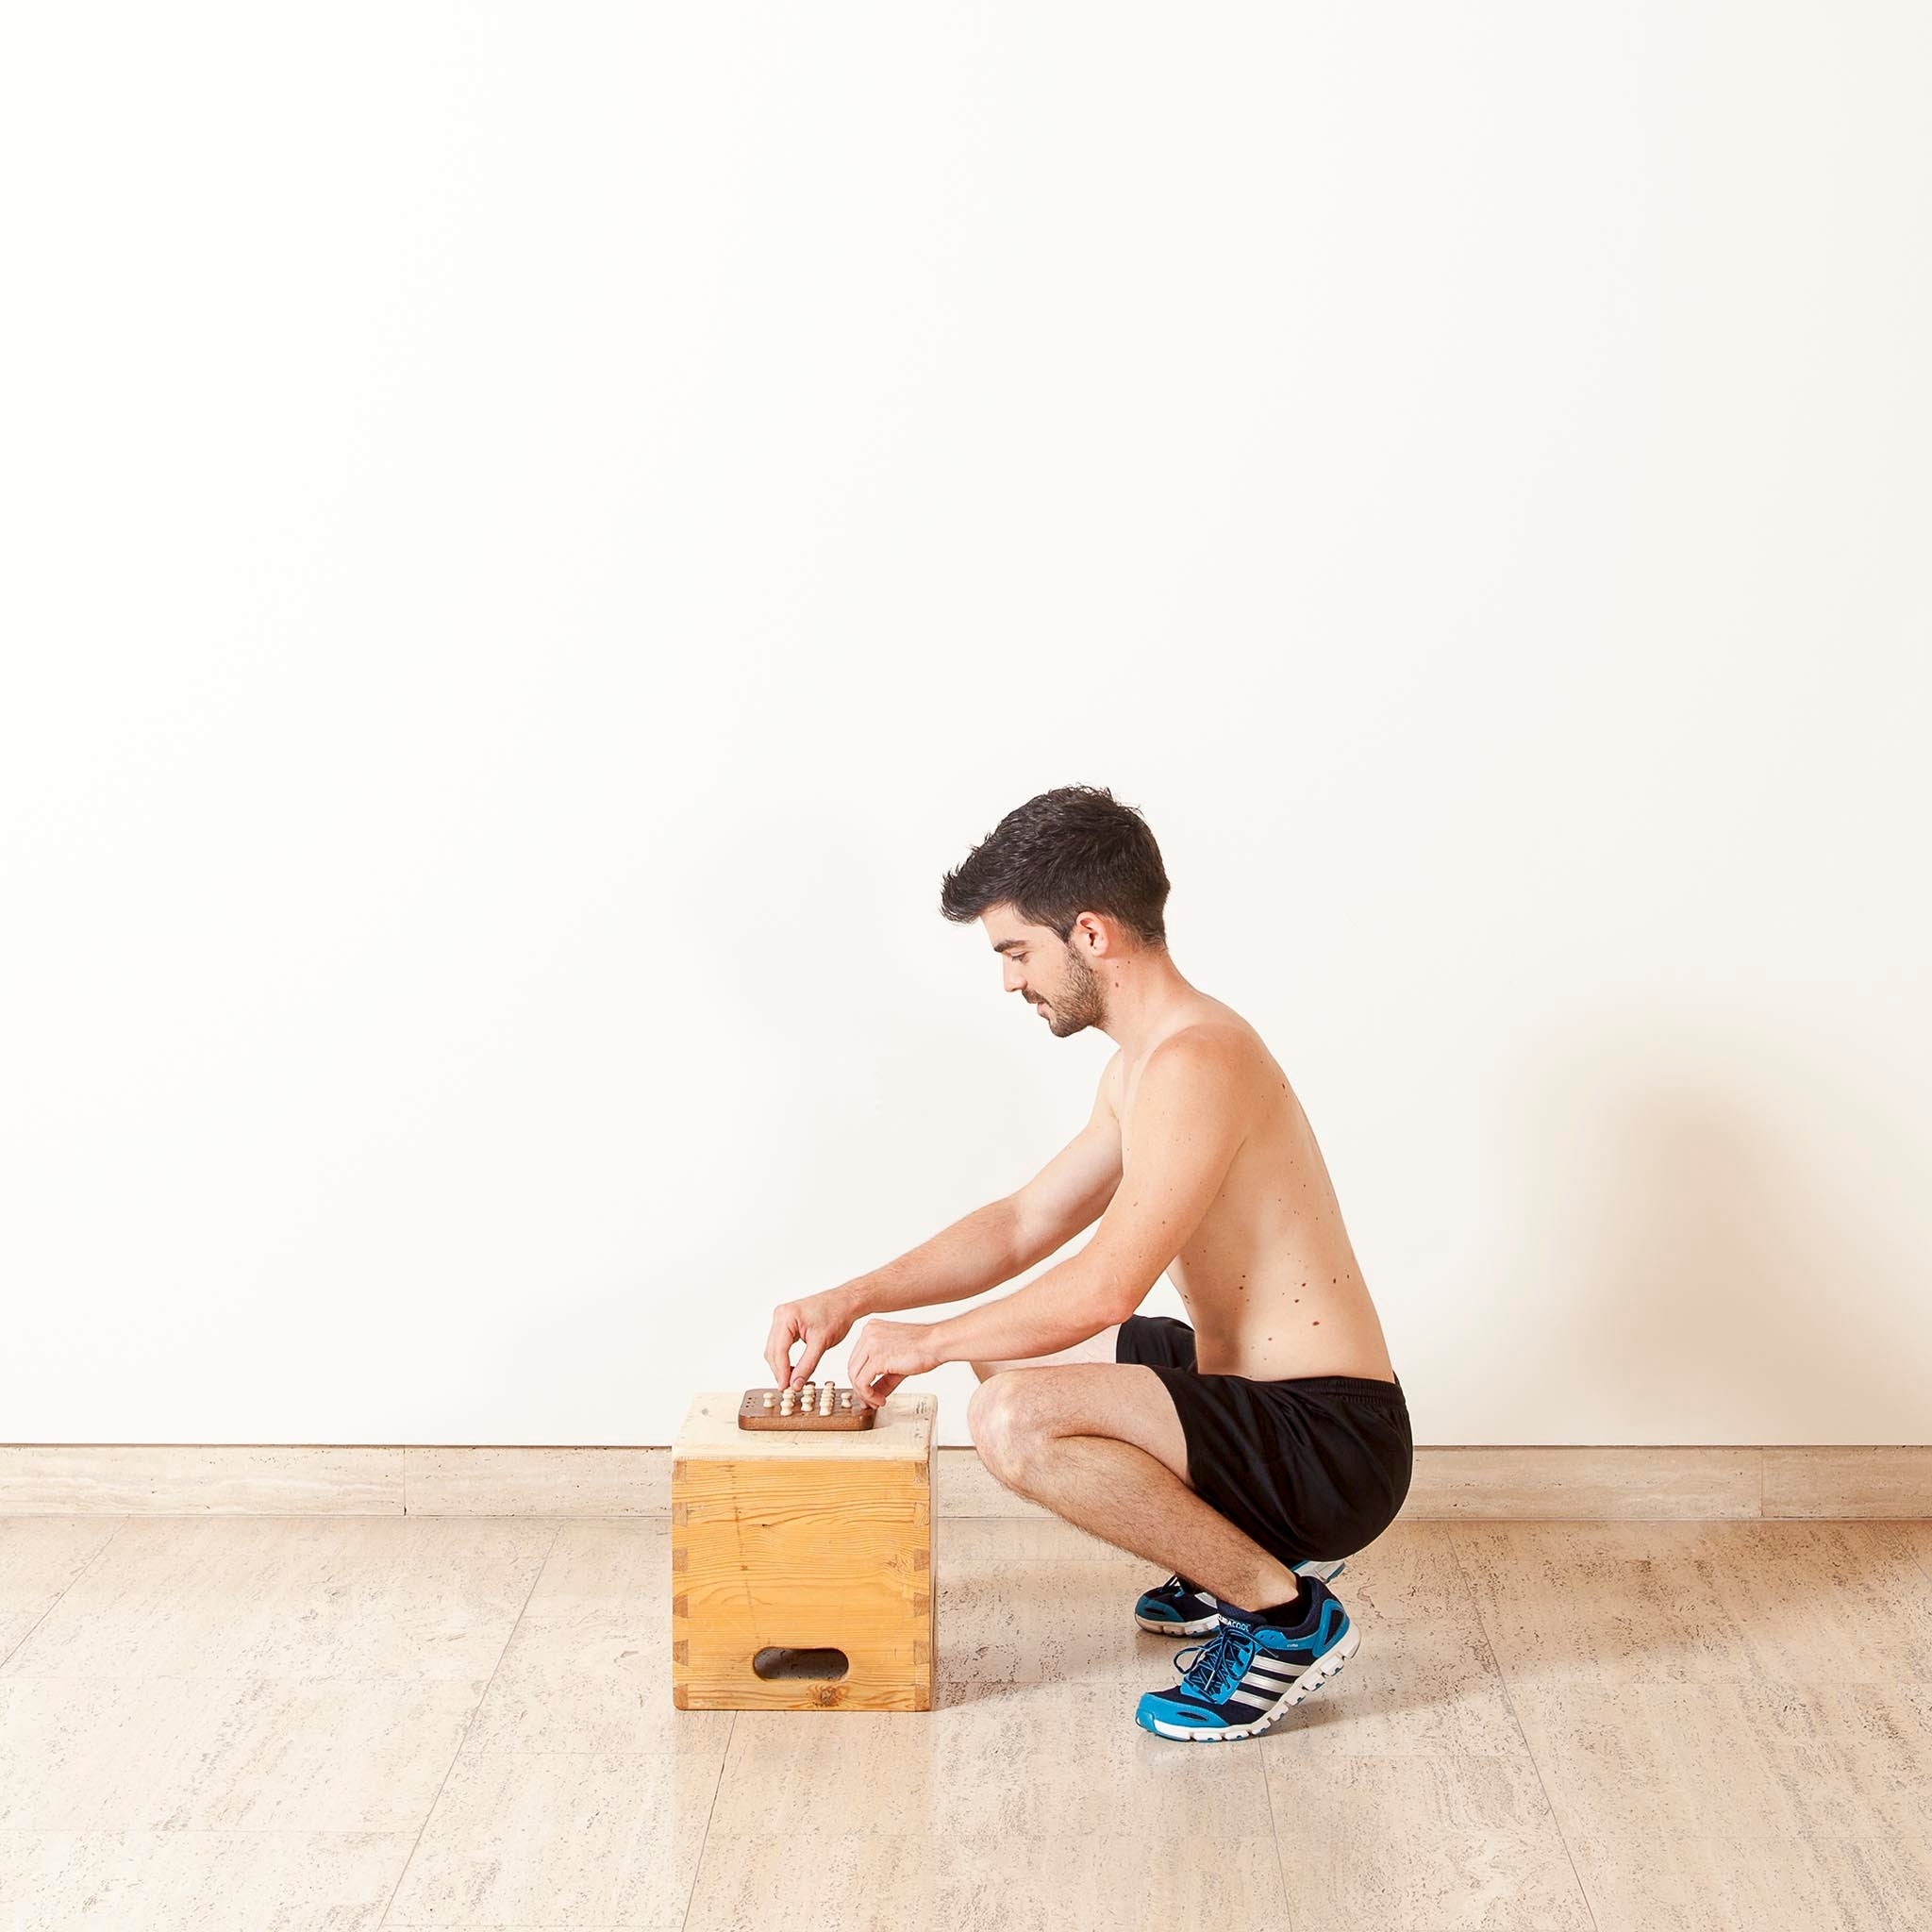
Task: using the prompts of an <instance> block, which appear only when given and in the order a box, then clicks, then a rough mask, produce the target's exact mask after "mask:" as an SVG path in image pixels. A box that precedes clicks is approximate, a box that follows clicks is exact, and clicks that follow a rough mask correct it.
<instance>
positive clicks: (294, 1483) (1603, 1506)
mask: <svg viewBox="0 0 1932 1932" xmlns="http://www.w3.org/2000/svg"><path fill="white" fill-rule="evenodd" d="M670 1507H671V1451H670V1450H669V1449H668V1448H585V1447H558V1448H542V1447H532V1448H518V1447H488V1446H485V1447H475V1448H467V1447H435V1446H411V1445H408V1444H373V1445H368V1446H359V1447H358V1446H355V1445H343V1446H329V1445H327V1444H287V1445H276V1444H273V1443H235V1444H219V1443H215V1444H183V1443H138V1442H135V1443H111V1442H74V1443H34V1442H15V1443H0V1516H83V1515H111V1516H199V1515H224V1516H400V1515H412V1516H557V1517H592V1518H607V1517H624V1516H658V1515H666V1514H668V1512H669V1509H670ZM938 1507H939V1512H940V1514H941V1516H942V1517H943V1516H958V1517H973V1516H1039V1515H1044V1514H1046V1513H1047V1512H1045V1511H1044V1510H1042V1509H1041V1508H1040V1507H1038V1506H1037V1505H1036V1504H1033V1503H1030V1502H1028V1501H1027V1500H1026V1499H1025V1498H1024V1497H1022V1496H1017V1495H1015V1494H1014V1493H1013V1492H1012V1491H1009V1490H1007V1489H1004V1488H1002V1487H1001V1486H1000V1484H999V1483H997V1482H995V1481H994V1480H993V1478H992V1477H991V1475H990V1474H988V1473H987V1471H986V1470H985V1469H984V1468H983V1467H982V1466H981V1464H980V1460H979V1456H978V1452H977V1451H976V1450H974V1449H971V1448H950V1449H949V1448H941V1450H940V1451H939V1503H938ZM1403 1514H1404V1516H1406V1517H1412V1518H1422V1519H1431V1520H1441V1519H1445V1518H1448V1519H1455V1518H1467V1519H1471V1520H1478V1519H1479V1520H1484V1521H1491V1522H1498V1521H1501V1522H1507V1521H1511V1520H1520V1521H1525V1522H1557V1521H1573V1522H1574V1521H1608V1520H1617V1519H1633V1520H1634V1519H1644V1518H1677V1519H1685V1520H1691V1521H1703V1520H1716V1519H1721V1518H1732V1519H1742V1520H1746V1521H1760V1520H1779V1519H1790V1518H1816V1517H1825V1518H1878V1519H1901V1518H1925V1517H1932V1446H1928V1445H1925V1444H1919V1443H1911V1444H1899V1445H1890V1444H1878V1445H1865V1444H1851V1445H1843V1446H1840V1445H1832V1444H1821V1445H1810V1446H1807V1445H1802V1444H1799V1445H1790V1446H1787V1445H1783V1444H1779V1445H1775V1446H1771V1445H1767V1446H1764V1447H1761V1448H1707V1447H1697V1446H1669V1445H1665V1446H1657V1445H1645V1444H1640V1445H1634V1446H1623V1447H1601V1448H1599V1447H1578V1446H1573V1445H1568V1444H1558V1445H1552V1446H1548V1447H1536V1446H1530V1447H1516V1446H1510V1447H1482V1446H1477V1445H1466V1446H1454V1445H1452V1446H1446V1447H1431V1448H1418V1449H1417V1450H1416V1452H1415V1474H1414V1477H1413V1480H1412V1482H1411V1485H1410V1488H1409V1492H1408V1500H1407V1503H1406V1504H1405V1505H1404V1508H1403Z"/></svg>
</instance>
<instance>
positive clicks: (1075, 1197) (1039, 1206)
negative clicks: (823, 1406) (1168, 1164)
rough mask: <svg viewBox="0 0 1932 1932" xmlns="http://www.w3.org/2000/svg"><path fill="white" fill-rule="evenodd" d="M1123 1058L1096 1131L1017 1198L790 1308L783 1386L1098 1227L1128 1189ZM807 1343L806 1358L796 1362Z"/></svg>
mask: <svg viewBox="0 0 1932 1932" xmlns="http://www.w3.org/2000/svg"><path fill="white" fill-rule="evenodd" d="M1119 1060H1120V1056H1119V1055H1118V1054H1116V1055H1115V1056H1114V1058H1112V1059H1111V1060H1109V1061H1108V1066H1107V1070H1106V1072H1105V1073H1103V1074H1101V1076H1100V1091H1098V1093H1096V1094H1095V1096H1094V1101H1093V1111H1092V1113H1091V1116H1090V1117H1089V1119H1088V1122H1087V1124H1086V1125H1085V1126H1084V1127H1082V1128H1081V1129H1080V1131H1079V1132H1078V1133H1077V1134H1075V1135H1074V1138H1073V1139H1072V1140H1071V1141H1068V1142H1067V1144H1066V1145H1065V1146H1064V1147H1062V1148H1061V1149H1060V1151H1059V1152H1058V1154H1056V1155H1055V1156H1054V1158H1052V1159H1051V1160H1049V1161H1048V1162H1047V1164H1046V1165H1045V1166H1044V1167H1043V1168H1041V1170H1040V1172H1039V1173H1038V1174H1035V1175H1034V1176H1033V1178H1032V1179H1031V1180H1030V1181H1028V1182H1027V1183H1026V1185H1025V1186H1024V1188H1022V1189H1020V1191H1018V1192H1017V1193H1013V1194H1008V1195H1007V1196H1006V1197H1005V1199H1003V1200H999V1201H992V1202H990V1203H988V1205H987V1206H986V1207H984V1208H974V1210H973V1212H972V1213H971V1214H968V1215H966V1216H964V1217H963V1218H962V1219H960V1220H958V1221H956V1222H955V1223H954V1224H952V1226H950V1227H947V1228H942V1229H941V1231H940V1232H939V1233H938V1234H936V1235H934V1236H933V1238H932V1239H931V1240H930V1241H922V1242H921V1243H920V1245H919V1246H918V1247H916V1248H911V1249H908V1251H907V1252H906V1253H905V1254H903V1255H901V1256H900V1257H898V1258H897V1259H896V1260H892V1261H888V1262H887V1263H886V1265H885V1266H884V1267H883V1268H876V1269H874V1271H873V1272H872V1273H871V1274H859V1275H855V1276H854V1277H853V1278H852V1279H851V1280H850V1281H847V1282H843V1283H841V1285H840V1286H839V1287H837V1288H833V1289H827V1290H825V1291H824V1293H822V1294H815V1295H810V1296H808V1297H806V1298H805V1299H803V1300H800V1301H791V1302H781V1303H780V1304H779V1305H778V1307H776V1308H774V1310H773V1311H772V1328H771V1333H770V1334H769V1335H768V1336H767V1337H766V1340H765V1360H766V1361H767V1362H768V1363H769V1364H770V1365H771V1370H772V1376H773V1379H774V1382H775V1383H777V1384H778V1385H779V1386H780V1387H782V1386H784V1384H785V1383H786V1382H787V1381H790V1382H791V1383H792V1384H793V1385H794V1386H795V1385H796V1384H798V1383H800V1382H803V1381H804V1380H805V1379H806V1378H807V1377H808V1375H810V1374H812V1373H813V1371H814V1370H815V1369H816V1368H817V1367H818V1364H819V1359H820V1357H822V1356H824V1353H825V1351H826V1350H827V1349H830V1348H836V1347H837V1346H838V1345H839V1343H840V1342H841V1341H843V1340H844V1339H845V1336H846V1334H847V1333H848V1332H849V1331H850V1329H851V1327H852V1324H854V1323H855V1322H857V1321H858V1319H859V1318H860V1316H862V1315H882V1314H887V1313H890V1312H891V1311H892V1310H894V1309H898V1308H924V1307H932V1306H933V1305H934V1304H935V1303H936V1302H957V1301H963V1300H964V1299H965V1298H966V1297H967V1296H968V1295H974V1294H978V1293H980V1292H981V1291H984V1290H986V1289H989V1288H996V1287H997V1286H998V1285H999V1284H1000V1283H1001V1282H1003V1281H1010V1280H1011V1279H1012V1277H1013V1276H1014V1275H1016V1274H1021V1273H1022V1272H1023V1271H1024V1270H1025V1269H1028V1268H1030V1267H1032V1266H1033V1264H1034V1263H1035V1262H1036V1261H1040V1260H1044V1259H1045V1257H1047V1256H1048V1255H1050V1254H1052V1253H1053V1251H1054V1250H1055V1249H1056V1248H1058V1247H1059V1246H1061V1245H1062V1244H1063V1243H1065V1242H1067V1241H1071V1240H1072V1239H1073V1238H1074V1236H1075V1235H1076V1234H1078V1233H1079V1232H1080V1230H1081V1229H1082V1228H1083V1227H1087V1226H1090V1225H1091V1224H1092V1221H1093V1218H1094V1216H1095V1215H1097V1214H1098V1213H1099V1212H1100V1210H1101V1209H1102V1208H1105V1207H1106V1206H1107V1204H1108V1199H1109V1197H1110V1196H1111V1195H1112V1193H1113V1191H1114V1189H1115V1188H1117V1187H1118V1186H1119V1185H1120V1178H1121V1128H1120V1122H1119V1121H1118V1120H1117V1119H1116V1118H1115V1116H1114V1111H1113V1106H1112V1103H1111V1101H1110V1100H1109V1099H1108V1085H1109V1083H1110V1081H1111V1079H1112V1076H1113V1070H1114V1068H1115V1066H1116V1065H1118V1063H1119ZM799 1341H802V1342H804V1344H805V1351H804V1353H803V1354H802V1355H801V1356H800V1357H799V1358H798V1360H797V1362H796V1363H793V1362H792V1360H791V1349H792V1344H793V1343H794V1342H799Z"/></svg>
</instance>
